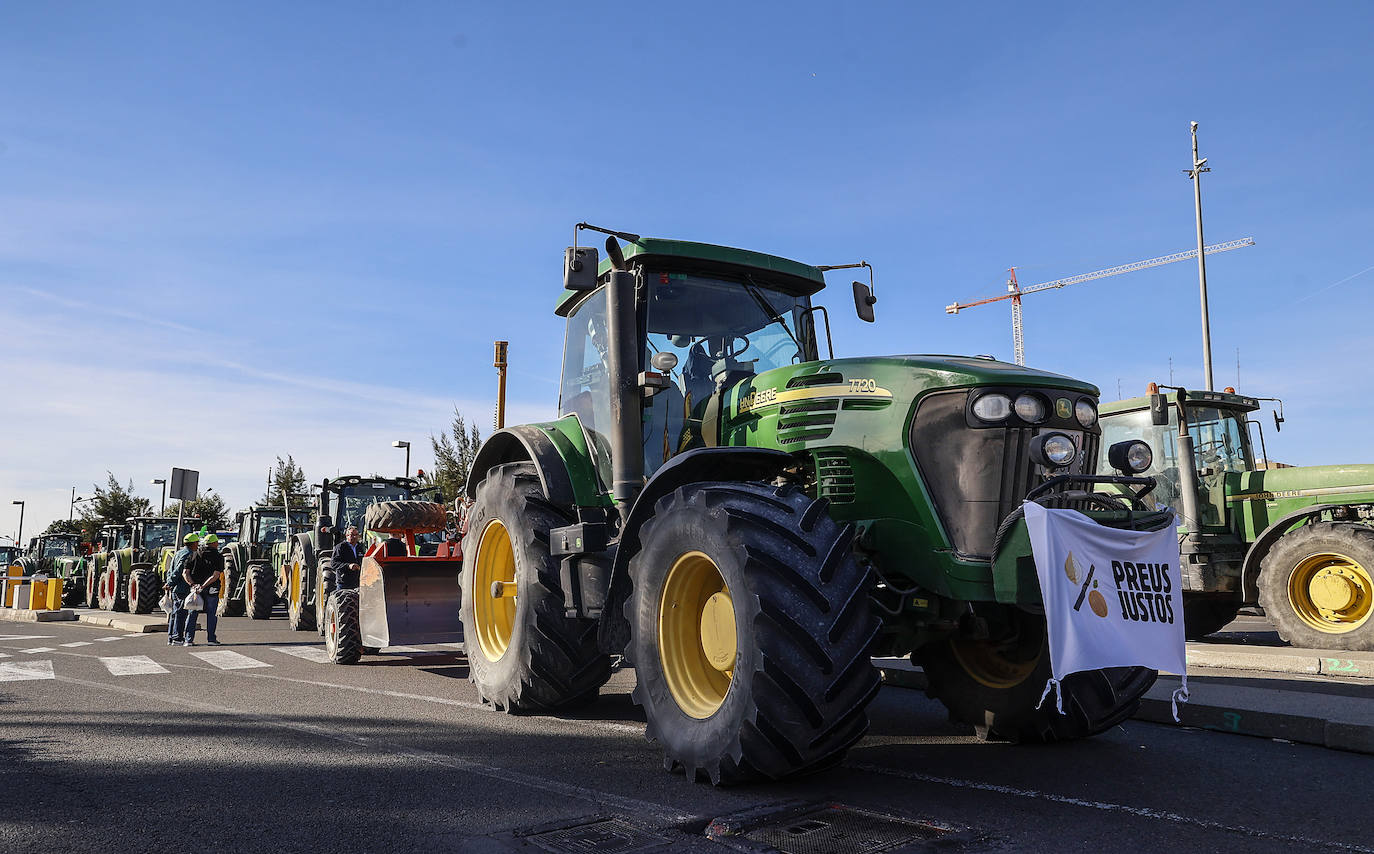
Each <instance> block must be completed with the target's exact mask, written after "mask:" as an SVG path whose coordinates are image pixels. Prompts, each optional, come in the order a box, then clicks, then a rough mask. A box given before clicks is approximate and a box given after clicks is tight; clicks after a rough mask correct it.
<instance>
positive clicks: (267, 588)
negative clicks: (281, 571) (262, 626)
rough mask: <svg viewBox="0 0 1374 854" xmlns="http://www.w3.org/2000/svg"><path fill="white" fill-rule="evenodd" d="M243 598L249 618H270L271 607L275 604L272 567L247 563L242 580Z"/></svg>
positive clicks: (275, 594)
mask: <svg viewBox="0 0 1374 854" xmlns="http://www.w3.org/2000/svg"><path fill="white" fill-rule="evenodd" d="M243 598H244V601H245V605H246V609H247V612H248V616H249V617H250V618H252V619H254V620H267V619H271V617H272V607H273V606H274V605H276V604H277V589H276V579H274V578H273V577H272V567H270V566H267V565H265V564H261V563H252V564H249V565H248V577H247V578H245V579H244V581H243Z"/></svg>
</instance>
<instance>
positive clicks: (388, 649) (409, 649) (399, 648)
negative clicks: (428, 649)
mask: <svg viewBox="0 0 1374 854" xmlns="http://www.w3.org/2000/svg"><path fill="white" fill-rule="evenodd" d="M382 652H424V650H423V649H420V648H419V647H416V646H384V647H382Z"/></svg>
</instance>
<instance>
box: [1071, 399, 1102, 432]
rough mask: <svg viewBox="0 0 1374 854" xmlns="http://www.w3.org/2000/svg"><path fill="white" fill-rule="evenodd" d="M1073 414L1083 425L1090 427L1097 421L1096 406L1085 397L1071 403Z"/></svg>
mask: <svg viewBox="0 0 1374 854" xmlns="http://www.w3.org/2000/svg"><path fill="white" fill-rule="evenodd" d="M1073 414H1074V417H1075V418H1077V419H1078V423H1079V424H1082V425H1083V426H1084V427H1091V426H1093V425H1094V424H1096V423H1097V407H1096V406H1093V402H1092V401H1091V400H1088V399H1086V398H1084V399H1083V400H1080V401H1078V402H1077V403H1075V404H1074V405H1073Z"/></svg>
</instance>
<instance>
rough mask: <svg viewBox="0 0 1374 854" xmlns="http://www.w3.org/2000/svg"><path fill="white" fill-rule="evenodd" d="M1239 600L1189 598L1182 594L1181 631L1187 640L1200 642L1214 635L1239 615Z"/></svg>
mask: <svg viewBox="0 0 1374 854" xmlns="http://www.w3.org/2000/svg"><path fill="white" fill-rule="evenodd" d="M1240 606H1241V601H1240V599H1239V598H1227V599H1223V598H1218V597H1216V596H1190V595H1188V594H1187V593H1184V594H1183V630H1184V633H1185V634H1186V635H1187V636H1188V640H1201V639H1202V638H1205V637H1207V636H1208V635H1211V634H1215V633H1217V632H1219V631H1221V630H1222V629H1224V628H1226V626H1228V625H1230V623H1231V621H1232V620H1234V619H1235V618H1236V615H1238V614H1239V613H1240Z"/></svg>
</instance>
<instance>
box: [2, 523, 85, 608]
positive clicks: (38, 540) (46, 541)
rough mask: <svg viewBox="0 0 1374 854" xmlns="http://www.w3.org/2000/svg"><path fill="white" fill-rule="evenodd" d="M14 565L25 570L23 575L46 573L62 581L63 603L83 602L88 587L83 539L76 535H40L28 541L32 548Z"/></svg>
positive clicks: (15, 561) (74, 603) (18, 558)
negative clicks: (82, 550)
mask: <svg viewBox="0 0 1374 854" xmlns="http://www.w3.org/2000/svg"><path fill="white" fill-rule="evenodd" d="M14 563H16V564H18V565H19V566H20V567H22V568H23V572H24V575H34V574H35V573H39V572H45V573H47V574H48V575H49V576H50V577H52V578H60V579H62V604H63V605H76V604H79V603H80V602H82V601H83V596H84V594H85V584H86V560H85V558H83V557H82V556H81V538H80V537H79V536H77V535H76V534H40V535H38V536H37V537H33V538H32V539H30V540H29V547H28V549H27V550H26V551H25V552H24V553H23V555H22V556H19V557H16V559H15V560H14Z"/></svg>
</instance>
